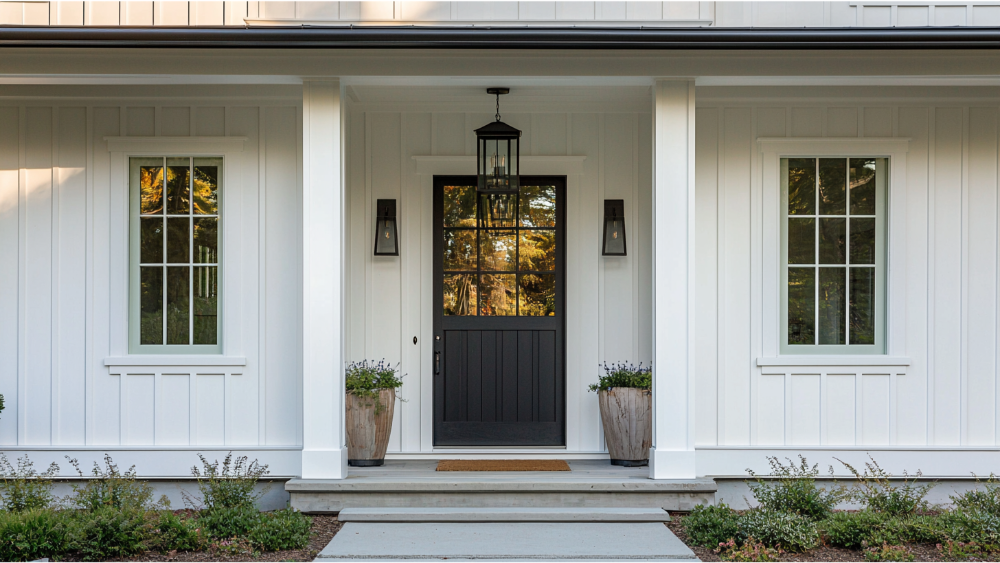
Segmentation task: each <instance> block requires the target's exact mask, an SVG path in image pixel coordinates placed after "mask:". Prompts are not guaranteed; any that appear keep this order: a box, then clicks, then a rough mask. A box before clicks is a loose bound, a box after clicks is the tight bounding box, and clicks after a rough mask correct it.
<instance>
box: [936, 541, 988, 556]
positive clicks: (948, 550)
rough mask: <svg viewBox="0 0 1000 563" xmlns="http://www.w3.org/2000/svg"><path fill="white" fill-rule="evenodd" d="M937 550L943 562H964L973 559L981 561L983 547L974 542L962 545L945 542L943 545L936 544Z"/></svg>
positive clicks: (961, 543) (960, 543)
mask: <svg viewBox="0 0 1000 563" xmlns="http://www.w3.org/2000/svg"><path fill="white" fill-rule="evenodd" d="M937 550H938V553H940V554H941V558H942V559H944V560H945V561H964V560H966V559H970V558H973V557H975V558H976V559H982V556H983V547H982V546H981V545H979V544H977V543H976V542H969V543H963V542H954V541H951V540H947V541H945V542H944V543H943V544H942V543H939V544H937Z"/></svg>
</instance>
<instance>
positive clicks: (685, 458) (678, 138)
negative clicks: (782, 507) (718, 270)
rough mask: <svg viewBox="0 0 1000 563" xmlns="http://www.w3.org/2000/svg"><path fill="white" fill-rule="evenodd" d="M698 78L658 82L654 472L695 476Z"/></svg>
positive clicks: (655, 110) (671, 476) (651, 459)
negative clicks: (695, 187)
mask: <svg viewBox="0 0 1000 563" xmlns="http://www.w3.org/2000/svg"><path fill="white" fill-rule="evenodd" d="M694 93H695V89H694V81H693V80H657V81H656V83H655V85H654V88H653V447H652V448H651V449H650V450H649V477H650V479H691V478H694V477H695V476H696V471H695V453H694V390H695V386H694V375H695V371H694V305H695V301H694V292H695V287H694V232H695V231H694V202H695V198H694V186H695V184H694V134H695V129H694V116H695V107H694Z"/></svg>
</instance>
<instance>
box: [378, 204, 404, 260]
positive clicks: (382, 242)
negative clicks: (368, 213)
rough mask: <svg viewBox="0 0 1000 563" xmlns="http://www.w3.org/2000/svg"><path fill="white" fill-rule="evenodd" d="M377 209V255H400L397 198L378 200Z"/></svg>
mask: <svg viewBox="0 0 1000 563" xmlns="http://www.w3.org/2000/svg"><path fill="white" fill-rule="evenodd" d="M375 210H376V212H375V256H399V225H398V224H397V223H396V200H394V199H379V200H376V202H375Z"/></svg>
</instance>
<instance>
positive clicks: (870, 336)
mask: <svg viewBox="0 0 1000 563" xmlns="http://www.w3.org/2000/svg"><path fill="white" fill-rule="evenodd" d="M850 320H851V344H875V268H851V317H850Z"/></svg>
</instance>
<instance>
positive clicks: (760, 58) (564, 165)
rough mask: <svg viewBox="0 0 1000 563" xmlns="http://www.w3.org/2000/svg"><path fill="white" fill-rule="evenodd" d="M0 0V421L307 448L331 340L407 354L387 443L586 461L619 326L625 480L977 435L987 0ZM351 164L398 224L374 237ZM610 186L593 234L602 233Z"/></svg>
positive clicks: (336, 389)
mask: <svg viewBox="0 0 1000 563" xmlns="http://www.w3.org/2000/svg"><path fill="white" fill-rule="evenodd" d="M0 23H3V24H4V25H3V26H2V27H0V393H2V394H3V395H4V397H5V399H6V409H5V410H4V411H3V412H2V414H0V444H2V446H0V449H2V450H3V451H4V452H6V453H7V454H8V456H12V455H18V456H19V455H22V454H23V453H27V454H28V455H29V456H30V457H31V458H32V459H33V460H34V461H35V462H36V464H40V463H43V464H47V463H48V461H50V460H54V461H62V460H63V457H64V456H65V455H70V456H74V457H78V458H80V459H81V461H84V462H85V463H89V460H91V459H99V458H100V457H102V456H103V454H104V453H105V452H108V453H110V454H111V455H112V456H113V457H114V458H115V460H116V461H118V462H119V463H120V464H124V465H126V466H127V465H131V464H133V463H134V464H136V466H137V469H138V470H139V472H140V474H142V475H144V476H148V477H160V478H181V477H186V476H188V475H189V468H190V467H191V465H193V464H194V462H196V461H197V458H196V457H195V454H196V453H197V452H203V453H206V454H207V455H209V456H210V457H211V456H212V455H215V456H221V455H224V452H226V451H230V450H232V451H234V452H239V453H245V454H246V455H249V456H250V457H251V458H257V459H259V460H260V461H261V462H263V463H268V464H270V467H271V470H272V473H273V475H275V476H278V477H297V478H301V479H302V480H303V481H309V480H317V479H323V480H330V479H333V480H336V479H344V478H345V477H347V475H348V472H349V470H348V467H347V455H346V449H345V446H344V444H345V430H344V412H343V410H344V401H343V396H342V389H343V368H344V365H345V363H347V362H350V361H354V360H361V359H365V358H369V359H376V360H377V359H383V358H384V359H386V360H387V361H389V362H391V363H396V362H398V363H399V364H400V366H401V369H402V372H403V373H405V374H406V378H405V383H404V385H403V387H402V391H401V393H402V396H403V397H404V398H405V399H406V402H402V403H399V404H397V405H396V416H395V418H394V422H393V424H394V426H393V430H392V436H391V441H390V446H389V455H388V458H389V459H390V460H400V459H447V458H472V457H478V458H490V457H493V458H511V457H515V458H560V459H569V460H579V459H606V458H607V457H608V454H607V453H606V448H605V446H604V441H603V436H602V429H601V422H600V415H599V412H598V404H597V398H596V396H595V394H593V393H590V392H588V391H587V386H588V385H589V384H591V383H593V382H595V381H596V379H597V376H598V374H599V373H600V368H599V364H600V363H602V362H605V361H607V362H617V361H632V362H635V363H638V362H640V361H641V362H644V363H646V364H649V363H652V365H653V367H654V372H653V373H654V385H653V401H654V423H653V426H654V444H653V448H652V450H651V451H650V467H649V470H648V476H649V478H650V479H652V480H664V479H674V480H676V479H680V480H687V479H696V478H716V479H725V478H727V477H729V478H732V477H742V476H745V469H746V468H748V467H750V468H754V469H756V470H766V468H767V463H766V457H767V456H769V455H777V456H794V455H795V454H797V453H802V454H804V455H805V456H806V457H807V458H808V459H809V460H810V461H813V462H819V463H820V464H821V465H823V466H825V465H827V464H834V465H835V468H837V469H838V471H840V472H842V471H843V466H841V465H839V464H837V463H836V462H835V461H834V458H839V459H843V460H845V461H853V462H856V463H857V462H861V461H863V460H866V459H867V454H869V453H870V454H871V455H872V456H873V457H874V458H875V459H876V460H878V461H879V463H880V464H881V465H882V466H883V467H885V468H886V469H888V470H890V471H893V472H896V473H900V472H902V471H903V470H904V469H906V470H909V471H911V472H913V471H916V470H918V469H919V470H922V471H923V473H924V475H925V476H929V477H935V478H969V477H970V476H971V474H972V473H975V474H979V475H987V474H989V473H990V472H994V471H997V467H998V462H1000V455H998V440H1000V410H998V409H1000V386H998V369H1000V365H998V359H997V352H998V349H1000V329H998V322H1000V309H998V307H1000V230H998V226H1000V193H998V187H1000V183H998V182H1000V178H998V166H1000V66H998V61H1000V57H998V56H997V49H998V48H1000V27H997V26H1000V4H998V3H996V2H985V1H984V2H970V3H960V4H958V3H947V2H930V3H928V2H863V1H858V2H853V1H852V2H846V1H845V2H410V1H403V2H120V3H119V2H0ZM490 87H504V88H509V89H510V93H509V94H508V95H505V96H502V97H500V98H499V109H497V98H495V97H494V96H493V95H491V94H488V93H487V91H486V89H487V88H490ZM495 113H499V114H500V116H502V119H503V121H504V122H506V123H508V124H510V125H512V126H513V127H516V128H517V129H519V130H520V131H522V135H521V137H520V175H521V186H522V188H521V195H520V199H519V201H520V202H521V215H518V216H517V217H516V218H514V219H512V221H513V222H512V223H506V224H505V225H506V226H507V227H508V228H507V229H505V230H495V229H487V228H485V227H486V226H490V227H493V226H495V225H485V223H483V222H480V223H477V222H476V220H475V219H476V211H475V197H474V192H475V178H474V176H475V174H476V171H477V162H476V155H477V142H476V134H475V132H474V131H475V129H477V128H479V127H480V126H483V125H485V124H488V123H491V122H493V121H494V120H495V119H496V118H495V117H494V114H495ZM470 190H471V191H470ZM379 200H390V201H391V202H392V203H391V205H392V206H394V209H395V214H396V219H397V225H398V256H375V255H374V253H373V248H374V245H375V244H376V241H375V229H376V227H375V222H376V215H377V211H378V209H377V207H378V202H379ZM614 200H621V204H620V205H621V209H622V210H623V212H624V228H625V233H626V236H627V248H626V255H624V256H605V255H602V240H603V239H602V237H603V230H604V217H605V208H606V205H611V206H612V207H613V206H614V205H618V204H614V203H608V202H610V201H614ZM470 202H471V203H470ZM529 208H530V209H533V210H535V211H537V212H538V214H537V215H533V216H531V217H530V218H529V217H528V216H527V215H525V214H526V213H527V210H528V209H529ZM477 224H479V225H480V227H482V228H480V229H479V230H478V231H477V230H475V229H474V228H473V229H472V230H468V228H469V226H470V225H472V226H473V227H474V226H475V225H477ZM463 228H464V229H466V230H464V231H462V229H463ZM476 240H478V241H479V243H478V244H479V246H478V247H477V246H476V245H475V241H476ZM470 241H472V242H470ZM517 241H521V242H520V243H519V242H517ZM519 244H523V245H533V246H530V247H531V248H532V249H533V252H536V255H534V258H529V259H526V258H525V256H523V255H518V254H517V251H516V249H517V248H519ZM487 247H488V248H490V249H492V251H491V253H487V251H486V250H483V249H484V248H487ZM476 248H480V251H479V254H477V250H476ZM525 248H528V246H526V247H525ZM512 249H515V250H512ZM539 249H541V250H539ZM538 253H540V254H538ZM64 469H65V468H64ZM350 471H351V472H352V473H353V472H355V471H356V470H355V469H351V470H350Z"/></svg>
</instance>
